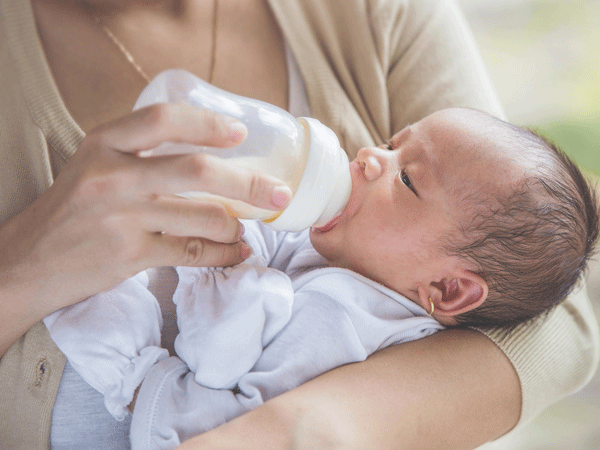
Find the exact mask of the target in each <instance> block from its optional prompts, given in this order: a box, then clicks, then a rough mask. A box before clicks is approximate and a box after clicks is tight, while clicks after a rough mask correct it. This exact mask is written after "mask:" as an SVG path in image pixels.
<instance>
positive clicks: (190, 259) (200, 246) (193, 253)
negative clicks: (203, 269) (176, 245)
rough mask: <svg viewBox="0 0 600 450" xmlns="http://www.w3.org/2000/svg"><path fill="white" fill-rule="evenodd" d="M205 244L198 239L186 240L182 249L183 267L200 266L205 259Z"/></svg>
mask: <svg viewBox="0 0 600 450" xmlns="http://www.w3.org/2000/svg"><path fill="white" fill-rule="evenodd" d="M205 253H206V244H205V242H204V241H203V240H202V239H200V238H188V239H187V240H186V241H185V246H184V249H183V261H184V263H183V265H184V266H202V265H203V264H204V260H205V259H206V255H205Z"/></svg>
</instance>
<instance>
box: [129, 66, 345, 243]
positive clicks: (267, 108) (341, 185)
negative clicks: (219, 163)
mask: <svg viewBox="0 0 600 450" xmlns="http://www.w3.org/2000/svg"><path fill="white" fill-rule="evenodd" d="M163 102H170V103H188V104H191V105H194V106H197V107H200V108H204V109H208V110H212V111H215V112H218V113H222V114H226V115H228V116H232V117H235V118H236V119H238V120H239V121H241V122H243V123H244V124H245V125H246V127H247V128H248V136H247V137H246V139H245V140H244V141H243V142H242V143H241V144H240V145H238V146H235V147H231V148H217V147H202V146H194V145H189V144H181V143H168V142H167V143H164V144H162V145H160V146H159V147H157V148H156V149H153V150H152V153H153V154H168V153H188V152H198V151H200V152H203V153H206V154H210V155H214V156H218V157H220V158H226V159H227V160H229V161H231V164H236V165H238V166H241V167H247V168H251V169H255V170H258V171H261V172H263V173H266V174H268V175H272V176H274V177H276V178H278V179H279V180H281V181H283V182H284V183H286V184H287V185H288V186H289V187H290V189H291V191H292V193H293V197H292V199H291V201H290V203H289V205H288V206H287V208H286V209H284V210H283V211H270V210H266V209H260V208H256V207H254V206H251V205H249V204H247V203H244V202H242V201H240V200H232V199H228V198H224V197H220V196H216V195H212V194H209V193H206V192H181V193H178V195H180V196H182V197H186V198H188V199H191V200H207V199H209V200H214V201H218V202H220V203H221V204H223V205H224V206H225V207H226V208H227V209H228V211H229V212H230V213H231V214H233V215H234V216H236V217H238V218H240V219H260V220H263V221H264V222H265V223H266V224H268V225H269V226H270V227H272V228H274V229H275V230H287V231H300V230H303V229H305V228H308V227H310V226H315V227H321V226H323V225H325V224H327V223H328V222H330V221H331V220H332V219H334V218H335V217H336V216H337V215H338V214H340V213H341V211H342V210H343V208H344V207H345V206H346V203H347V202H348V199H349V197H350V191H351V188H352V182H351V179H350V170H349V165H348V157H347V156H346V153H345V152H344V151H343V150H342V149H341V148H340V144H339V141H338V139H337V137H336V136H335V134H334V133H333V131H331V130H330V129H329V128H327V127H326V126H325V125H323V124H322V123H321V122H319V121H318V120H316V119H313V118H309V117H300V118H298V119H296V118H295V117H293V116H292V115H291V114H290V113H288V112H287V111H285V110H283V109H281V108H278V107H277V106H274V105H271V104H269V103H265V102H261V101H258V100H254V99H250V98H246V97H242V96H239V95H235V94H232V93H230V92H226V91H223V90H222V89H218V88H216V87H214V86H212V85H211V84H209V83H206V82H205V81H203V80H201V79H200V78H198V77H196V76H195V75H193V74H191V73H189V72H186V71H184V70H179V69H172V70H167V71H164V72H161V73H160V74H158V75H157V76H156V78H154V79H153V80H152V81H151V82H150V84H149V85H148V86H147V87H146V88H145V89H144V90H143V92H142V93H141V95H140V97H139V98H138V100H137V102H136V104H135V107H134V110H135V109H138V108H141V107H143V106H147V105H150V104H153V103H163Z"/></svg>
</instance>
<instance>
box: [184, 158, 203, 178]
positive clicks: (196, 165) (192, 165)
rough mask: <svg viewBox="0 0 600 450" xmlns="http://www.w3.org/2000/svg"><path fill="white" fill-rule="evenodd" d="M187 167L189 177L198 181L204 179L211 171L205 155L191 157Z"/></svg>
mask: <svg viewBox="0 0 600 450" xmlns="http://www.w3.org/2000/svg"><path fill="white" fill-rule="evenodd" d="M185 167H186V170H187V173H188V175H189V176H190V177H192V178H193V179H197V180H202V179H204V178H205V177H206V176H207V172H208V169H209V166H208V164H207V163H206V157H205V156H204V155H203V154H193V155H190V156H189V158H188V161H186V166H185Z"/></svg>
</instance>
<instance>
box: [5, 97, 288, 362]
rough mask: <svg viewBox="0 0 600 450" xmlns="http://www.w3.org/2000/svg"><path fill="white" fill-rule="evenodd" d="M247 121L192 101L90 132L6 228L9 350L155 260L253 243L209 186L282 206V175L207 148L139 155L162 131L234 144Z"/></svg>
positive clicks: (216, 256) (197, 260)
mask: <svg viewBox="0 0 600 450" xmlns="http://www.w3.org/2000/svg"><path fill="white" fill-rule="evenodd" d="M245 133H246V130H245V127H244V126H243V125H241V124H240V123H239V122H237V121H232V119H230V118H227V117H224V116H218V115H216V114H213V113H210V112H206V111H203V110H200V109H197V108H193V107H191V106H187V105H172V104H162V105H153V106H150V107H147V108H144V109H140V110H138V111H136V112H134V113H132V114H129V115H127V116H125V117H123V118H121V119H118V120H115V121H114V122H111V123H108V124H105V125H102V126H100V127H98V128H96V129H94V130H93V131H92V132H90V133H89V134H88V136H87V137H86V138H85V139H84V140H83V142H82V143H81V145H80V147H79V149H78V150H77V152H75V154H74V155H73V157H72V158H71V160H70V161H69V163H68V164H67V165H66V166H65V168H64V170H63V171H62V172H61V174H60V176H58V177H57V179H56V181H55V182H54V184H53V185H52V186H51V187H50V188H49V189H48V190H47V191H46V192H45V193H44V194H43V195H42V196H41V197H40V198H38V199H37V200H36V201H34V202H33V203H32V204H31V205H30V206H29V207H28V208H26V209H25V210H24V211H22V212H21V213H20V214H19V215H17V216H16V217H14V218H13V219H12V220H10V221H9V222H7V223H5V224H4V225H3V226H2V227H1V228H0V244H1V248H2V253H1V256H0V308H1V310H0V311H1V313H0V317H2V319H0V329H1V330H3V331H2V332H1V336H0V355H1V354H3V353H4V350H6V348H8V346H9V345H10V344H11V343H12V341H13V340H15V339H17V338H18V337H19V336H20V335H21V334H23V333H24V332H25V331H27V329H29V327H30V326H31V325H33V324H34V323H35V322H37V321H38V320H40V319H42V318H43V317H45V316H46V315H48V314H49V313H51V312H53V311H55V310H57V309H60V308H62V307H64V306H67V305H69V304H73V303H76V302H78V301H81V300H83V299H85V298H87V297H89V296H90V295H92V294H95V293H98V292H100V291H103V290H106V289H108V288H110V287H112V286H114V285H115V284H117V283H119V282H121V281H123V280H125V279H126V278H128V277H130V276H133V275H134V274H136V273H137V272H139V271H141V270H144V269H146V268H148V267H156V266H167V265H172V266H175V265H188V266H225V265H232V264H236V263H239V262H241V261H243V260H244V259H245V258H246V257H247V256H249V248H248V247H247V246H246V245H245V244H243V243H242V242H241V241H240V237H241V235H242V233H243V227H242V226H241V224H240V223H239V221H238V220H237V219H235V218H233V217H231V216H230V215H229V214H228V213H227V211H226V210H225V208H224V207H223V206H221V205H220V204H218V203H215V202H206V203H200V202H192V201H189V200H186V199H182V198H180V197H177V196H175V195H173V193H176V192H184V191H206V192H210V193H213V194H218V195H223V196H226V197H230V198H234V199H239V200H243V201H245V202H247V203H250V204H252V205H254V206H258V207H261V208H265V209H272V210H278V209H282V208H283V207H285V206H286V204H287V202H288V201H289V197H290V196H291V193H290V191H289V189H288V188H287V187H286V186H285V185H283V183H282V182H280V181H279V180H275V179H272V178H269V177H266V176H263V175H260V174H257V173H255V172H250V171H245V170H242V169H239V168H238V169H234V168H233V167H231V166H230V164H228V163H227V162H226V161H224V160H220V159H219V158H214V157H210V156H206V155H201V154H186V155H169V156H160V157H144V158H142V157H140V156H139V153H140V152H141V151H144V150H148V149H151V148H154V147H156V146H158V145H159V144H160V143H162V142H163V141H171V142H185V143H190V144H196V145H210V146H215V147H229V146H233V145H236V144H238V143H240V142H241V141H242V140H243V139H244V138H245Z"/></svg>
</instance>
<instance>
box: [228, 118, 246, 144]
mask: <svg viewBox="0 0 600 450" xmlns="http://www.w3.org/2000/svg"><path fill="white" fill-rule="evenodd" d="M229 133H230V134H229V139H230V140H231V141H232V142H234V143H236V144H239V143H240V142H242V141H243V140H244V139H246V136H247V135H248V128H246V125H244V124H243V123H242V122H239V121H237V120H235V121H233V122H231V123H230V124H229Z"/></svg>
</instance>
